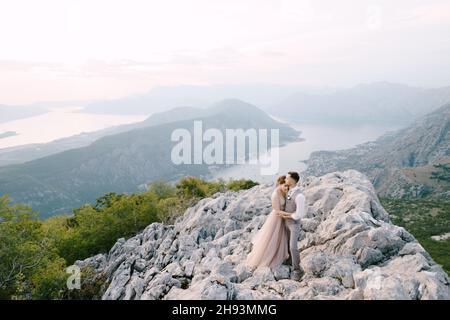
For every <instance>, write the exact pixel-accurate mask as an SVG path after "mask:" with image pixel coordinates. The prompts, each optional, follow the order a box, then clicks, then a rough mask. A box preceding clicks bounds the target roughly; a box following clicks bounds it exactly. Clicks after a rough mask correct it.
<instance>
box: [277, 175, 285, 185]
mask: <svg viewBox="0 0 450 320" xmlns="http://www.w3.org/2000/svg"><path fill="white" fill-rule="evenodd" d="M285 182H286V176H279V177H278V179H277V186H279V185H281V184H284V183H285Z"/></svg>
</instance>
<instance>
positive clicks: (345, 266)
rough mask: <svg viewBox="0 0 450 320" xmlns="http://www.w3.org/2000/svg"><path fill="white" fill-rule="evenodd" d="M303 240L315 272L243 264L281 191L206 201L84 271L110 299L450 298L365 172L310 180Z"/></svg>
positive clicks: (447, 284)
mask: <svg viewBox="0 0 450 320" xmlns="http://www.w3.org/2000/svg"><path fill="white" fill-rule="evenodd" d="M302 187H303V188H304V193H305V196H306V199H307V207H308V210H307V212H308V213H307V218H305V219H304V220H303V221H302V232H301V235H300V238H299V248H300V250H301V265H302V267H303V268H304V270H305V272H306V275H305V277H304V278H303V279H302V280H301V281H300V282H298V281H293V280H290V278H289V277H290V273H291V270H290V267H289V266H288V265H282V266H280V268H278V269H277V270H275V271H274V272H272V271H271V270H270V269H269V268H267V267H260V268H257V269H256V270H250V269H248V268H247V267H245V265H244V264H243V261H244V259H245V257H246V256H247V254H248V253H249V251H250V250H251V242H250V240H251V238H252V237H253V236H254V235H255V234H256V232H257V231H258V229H259V228H260V227H261V226H262V224H263V223H264V221H265V219H266V217H267V215H268V213H269V212H270V210H271V208H270V194H271V192H272V190H273V186H272V185H261V186H256V187H254V188H252V189H250V190H247V191H240V192H226V193H219V194H216V195H215V196H213V197H212V198H206V199H203V200H201V201H200V202H199V203H198V204H197V205H195V206H194V207H191V208H189V209H188V210H187V211H186V212H185V213H184V215H183V216H181V217H179V218H178V219H177V220H176V221H175V224H174V225H164V224H161V223H152V224H150V225H149V226H148V227H147V228H146V229H145V230H144V231H143V232H141V233H139V234H138V235H136V236H135V237H132V238H130V239H128V240H125V239H119V240H118V241H117V243H116V244H115V245H114V247H113V248H112V249H111V250H110V252H109V253H108V254H99V255H97V256H94V257H91V258H88V259H86V260H83V261H78V262H77V265H78V266H80V267H82V268H83V270H87V269H91V270H92V272H93V275H94V276H93V279H94V278H97V279H104V281H105V282H104V287H103V289H104V290H103V295H102V299H152V300H153V299H188V300H192V299H236V300H245V299H289V300H293V299H413V300H421V299H450V279H449V278H448V276H447V275H446V273H445V272H444V271H443V269H442V268H441V267H440V266H438V265H437V264H436V263H435V262H434V261H433V259H432V258H431V257H430V255H429V254H428V253H427V252H426V251H425V250H424V249H423V247H422V246H421V245H420V244H419V243H418V242H417V240H416V239H415V238H414V237H413V236H412V235H411V234H410V233H408V232H407V231H406V230H405V229H404V228H402V227H398V226H395V225H393V224H392V223H391V222H390V219H389V215H388V213H387V212H386V211H385V210H384V209H383V207H382V206H381V205H380V202H379V200H378V198H377V196H376V194H375V190H374V188H373V186H372V185H371V184H370V182H369V181H368V180H367V178H366V177H365V176H364V175H362V174H360V173H359V172H357V171H354V170H349V171H345V172H334V173H330V174H327V175H325V176H322V177H309V178H308V179H306V180H305V181H304V183H303V185H302Z"/></svg>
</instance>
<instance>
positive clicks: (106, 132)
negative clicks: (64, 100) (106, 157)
mask: <svg viewBox="0 0 450 320" xmlns="http://www.w3.org/2000/svg"><path fill="white" fill-rule="evenodd" d="M211 110H214V109H211ZM205 115H206V109H200V108H190V107H180V108H174V109H171V110H168V111H163V112H158V113H155V114H152V115H151V116H150V117H148V118H147V119H145V120H144V121H141V122H137V123H132V124H124V125H119V126H113V127H109V128H106V129H102V130H98V131H94V132H84V133H80V134H77V135H74V136H71V137H67V138H61V139H57V140H55V141H52V142H48V143H34V144H27V145H21V146H16V147H9V148H3V149H0V167H1V166H6V165H10V164H19V163H24V162H27V161H31V160H34V159H39V158H43V157H46V156H50V155H52V154H56V153H59V152H63V151H66V150H70V149H76V148H81V147H85V146H88V145H90V144H91V143H92V142H94V141H96V140H98V139H100V138H102V137H106V136H110V135H114V134H118V133H122V132H126V131H130V130H134V129H139V128H144V127H150V126H156V125H161V124H164V123H169V122H175V121H181V120H188V119H192V118H195V117H201V116H205ZM0 138H1V135H0Z"/></svg>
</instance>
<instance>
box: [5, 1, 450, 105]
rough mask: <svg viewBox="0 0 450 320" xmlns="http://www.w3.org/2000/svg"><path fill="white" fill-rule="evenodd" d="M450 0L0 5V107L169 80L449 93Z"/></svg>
mask: <svg viewBox="0 0 450 320" xmlns="http://www.w3.org/2000/svg"><path fill="white" fill-rule="evenodd" d="M449 57H450V1H448V0H443V1H433V0H424V1H417V0H416V1H414V0H395V1H392V0H386V1H376V0H372V1H362V0H352V1H350V0H344V1H335V0H334V1H333V0H328V1H322V0H314V1H301V0H226V1H225V0H221V1H216V0H189V1H187V0H159V1H152V0H89V1H85V0H73V1H70V0H39V1H36V0H0V104H23V103H31V102H36V101H42V100H45V101H47V100H48V101H51V100H72V99H104V98H116V97H121V96H125V95H128V94H133V93H139V92H145V91H147V90H149V89H150V88H151V87H153V86H160V85H178V84H211V85H213V84H254V83H267V84H289V85H292V84H294V85H312V86H352V85H356V84H358V83H361V82H372V81H390V82H399V83H405V84H410V85H417V86H426V87H437V86H447V85H450V72H449V71H450V59H449Z"/></svg>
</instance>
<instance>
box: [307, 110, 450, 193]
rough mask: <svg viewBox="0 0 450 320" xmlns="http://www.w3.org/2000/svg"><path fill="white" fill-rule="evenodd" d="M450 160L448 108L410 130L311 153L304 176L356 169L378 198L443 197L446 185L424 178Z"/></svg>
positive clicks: (412, 126)
mask: <svg viewBox="0 0 450 320" xmlns="http://www.w3.org/2000/svg"><path fill="white" fill-rule="evenodd" d="M449 156H450V104H446V105H444V106H441V107H440V108H438V109H437V110H435V111H433V112H431V113H429V114H427V115H425V116H423V117H421V118H420V119H418V120H416V121H415V122H414V123H413V124H411V125H410V126H408V127H406V128H404V129H401V130H399V131H396V132H393V133H388V134H385V135H384V136H382V137H380V138H379V139H377V140H376V141H373V142H367V143H364V144H361V145H359V146H356V147H355V148H352V149H347V150H339V151H318V152H313V153H312V154H311V157H310V158H309V160H308V161H307V165H308V169H307V172H308V173H309V174H313V175H321V174H324V173H327V172H333V171H336V170H346V169H356V170H359V171H361V172H363V173H365V174H367V176H368V177H369V178H370V179H371V181H372V182H373V184H374V186H375V188H376V189H377V191H378V192H379V194H380V195H381V196H386V197H400V198H402V197H405V198H409V197H422V196H425V195H428V194H430V193H433V192H436V191H437V192H440V193H445V192H447V191H448V190H449V189H448V185H447V184H444V183H441V182H439V181H436V180H435V181H431V180H430V179H429V177H426V176H424V174H425V175H426V174H429V175H430V176H431V172H432V171H433V165H434V164H438V163H448V162H449V159H450V158H449Z"/></svg>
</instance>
